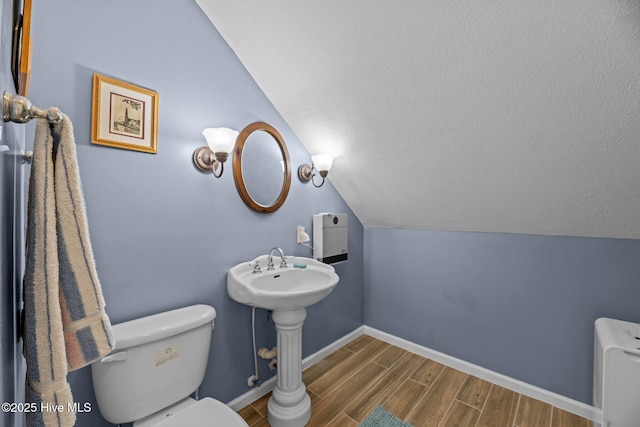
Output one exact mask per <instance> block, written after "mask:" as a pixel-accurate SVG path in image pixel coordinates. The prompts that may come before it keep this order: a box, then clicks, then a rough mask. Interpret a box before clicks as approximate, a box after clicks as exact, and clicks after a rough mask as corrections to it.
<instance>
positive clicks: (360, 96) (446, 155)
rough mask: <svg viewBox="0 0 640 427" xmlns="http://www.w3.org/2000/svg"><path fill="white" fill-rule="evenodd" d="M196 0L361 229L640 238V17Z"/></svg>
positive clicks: (567, 3) (557, 2) (412, 3)
mask: <svg viewBox="0 0 640 427" xmlns="http://www.w3.org/2000/svg"><path fill="white" fill-rule="evenodd" d="M196 1H197V3H198V4H199V5H200V7H201V8H202V9H203V10H204V12H205V13H206V14H207V16H208V17H209V19H210V20H211V21H212V23H213V24H214V25H215V27H216V28H217V30H218V31H219V32H220V34H221V35H222V36H223V37H224V38H225V40H226V41H227V42H228V43H229V45H230V46H231V48H232V49H233V50H234V51H235V53H236V54H237V55H238V57H239V58H240V60H241V61H242V63H243V64H244V65H245V67H246V68H247V70H248V71H249V73H250V74H251V75H252V76H253V78H254V79H255V81H256V82H257V84H258V85H259V86H260V88H261V89H262V90H263V91H264V93H265V94H266V96H267V97H268V98H269V99H270V100H271V102H272V103H273V105H274V106H275V108H277V110H278V111H279V112H280V114H281V115H282V116H283V118H284V119H285V120H286V122H287V123H288V124H289V126H290V127H291V129H292V130H293V131H294V132H295V134H296V135H297V136H298V138H299V139H300V141H301V142H302V144H303V145H304V146H305V147H306V148H307V149H308V151H309V152H310V153H312V154H315V153H318V152H331V153H333V154H334V155H336V156H337V157H336V160H335V162H334V167H333V169H332V170H331V172H330V174H329V178H330V181H331V183H332V184H333V185H334V187H335V188H336V189H337V190H338V192H339V193H340V194H341V195H342V197H343V198H344V199H345V200H346V202H347V203H348V204H349V206H350V207H351V208H352V209H353V211H354V212H355V214H356V215H357V216H358V218H359V219H360V221H361V222H362V223H363V224H365V225H369V226H382V227H399V228H415V229H432V230H467V231H497V232H513V233H531V234H551V235H572V236H595V237H621V238H640V2H638V1H636V0H534V1H532V0H526V1H525V0H516V1H511V0H486V1H477V0H453V1H437V0H397V1H389V0H355V1H344V0H339V1H338V0H325V1H313V2H311V1H293V0H277V1H268V2H267V1H263V0H235V1H227V0H196ZM294 166H297V165H294ZM309 191H322V190H315V189H310V190H309Z"/></svg>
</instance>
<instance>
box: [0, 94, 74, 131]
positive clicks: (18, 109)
mask: <svg viewBox="0 0 640 427" xmlns="http://www.w3.org/2000/svg"><path fill="white" fill-rule="evenodd" d="M2 117H3V119H4V121H5V122H14V123H26V122H28V121H29V120H31V119H36V118H38V119H47V120H48V121H49V122H50V123H59V122H60V121H62V113H61V112H60V110H59V109H57V108H56V107H51V108H49V109H48V110H41V109H40V108H37V107H35V106H34V105H33V104H32V103H31V101H29V100H28V99H27V98H25V97H24V96H21V95H12V94H10V93H8V92H6V91H5V92H4V95H3V96H2Z"/></svg>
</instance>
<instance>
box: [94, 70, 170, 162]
mask: <svg viewBox="0 0 640 427" xmlns="http://www.w3.org/2000/svg"><path fill="white" fill-rule="evenodd" d="M159 97H160V95H158V92H154V91H152V90H149V89H145V88H143V87H140V86H136V85H133V84H131V83H127V82H123V81H121V80H117V79H114V78H111V77H107V76H103V75H101V74H97V73H94V74H93V106H92V111H91V142H92V143H94V144H99V145H107V146H109V147H116V148H123V149H126V150H134V151H143V152H145V153H154V154H155V153H157V152H158V101H159Z"/></svg>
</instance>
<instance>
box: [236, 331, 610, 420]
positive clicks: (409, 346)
mask: <svg viewBox="0 0 640 427" xmlns="http://www.w3.org/2000/svg"><path fill="white" fill-rule="evenodd" d="M363 334H367V335H371V336H372V337H374V338H377V339H379V340H381V341H384V342H387V343H389V344H393V345H395V346H397V347H400V348H402V349H404V350H407V351H409V352H411V353H415V354H417V355H419V356H423V357H426V358H428V359H431V360H434V361H436V362H439V363H442V364H443V365H445V366H449V367H451V368H454V369H457V370H459V371H462V372H464V373H467V374H469V375H473V376H475V377H478V378H481V379H483V380H485V381H489V382H491V383H493V384H497V385H499V386H501V387H504V388H507V389H509V390H513V391H515V392H516V393H520V394H524V395H525V396H529V397H531V398H533V399H537V400H540V401H542V402H546V403H548V404H550V405H552V406H555V407H556V408H560V409H563V410H565V411H567V412H571V413H573V414H576V415H579V416H581V417H584V418H588V419H590V420H593V421H598V422H599V421H600V420H601V419H602V411H601V410H600V409H598V408H595V407H593V406H590V405H587V404H585V403H582V402H579V401H577V400H574V399H570V398H568V397H565V396H562V395H559V394H557V393H553V392H551V391H548V390H545V389H542V388H540V387H537V386H534V385H531V384H527V383H525V382H523V381H520V380H516V379H514V378H511V377H508V376H506V375H502V374H499V373H497V372H494V371H491V370H489V369H485V368H483V367H481V366H478V365H474V364H472V363H469V362H465V361H464V360H461V359H457V358H455V357H452V356H448V355H446V354H444V353H440V352H438V351H436V350H432V349H430V348H427V347H423V346H421V345H418V344H415V343H412V342H411V341H407V340H405V339H403V338H399V337H396V336H394V335H391V334H388V333H386V332H382V331H380V330H378V329H374V328H372V327H369V326H360V327H359V328H357V329H355V330H354V331H352V332H350V333H348V334H347V335H345V336H344V337H342V338H340V339H338V340H337V341H335V342H333V343H331V344H329V345H328V346H326V347H324V348H322V349H320V350H319V351H317V352H315V353H314V354H312V355H310V356H308V357H306V358H305V359H303V360H302V369H306V368H308V367H309V366H311V365H313V364H315V363H317V362H319V361H320V360H322V359H324V358H325V357H327V356H328V355H330V354H331V353H333V352H335V351H337V350H338V349H339V348H341V347H344V346H345V345H347V344H348V343H350V342H351V341H353V340H354V339H356V338H358V337H359V336H360V335H363ZM276 381H277V379H276V377H275V376H274V377H272V378H269V379H268V380H267V381H265V382H264V383H262V385H261V386H259V387H256V388H253V389H251V390H249V391H248V392H246V393H245V394H243V395H241V396H239V397H237V398H235V399H233V400H232V401H230V402H229V403H227V405H229V406H230V407H231V408H232V409H233V410H235V411H238V410H240V409H242V408H244V407H245V406H247V405H249V404H250V403H251V402H253V401H255V400H257V399H259V398H261V397H262V396H264V395H265V394H267V393H269V392H270V391H272V390H273V388H274V387H275V385H276Z"/></svg>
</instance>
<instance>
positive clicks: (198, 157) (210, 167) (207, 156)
mask: <svg viewBox="0 0 640 427" xmlns="http://www.w3.org/2000/svg"><path fill="white" fill-rule="evenodd" d="M193 164H194V165H195V166H196V167H197V168H198V169H199V170H200V171H201V172H205V173H206V172H213V171H214V170H215V169H217V168H218V166H219V165H220V162H219V161H218V159H216V157H215V155H214V154H213V152H212V151H211V149H210V148H209V147H208V146H203V147H200V148H197V149H196V151H194V152H193Z"/></svg>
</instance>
